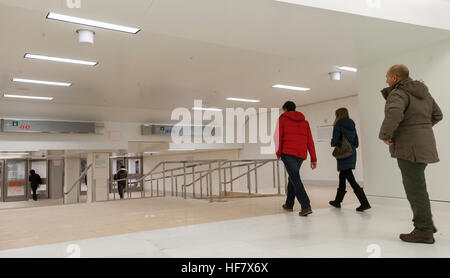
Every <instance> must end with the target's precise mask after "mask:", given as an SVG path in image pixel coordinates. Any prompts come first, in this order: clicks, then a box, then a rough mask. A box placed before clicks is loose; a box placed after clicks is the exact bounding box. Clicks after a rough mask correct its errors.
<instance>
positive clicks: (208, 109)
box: [192, 107, 222, 112]
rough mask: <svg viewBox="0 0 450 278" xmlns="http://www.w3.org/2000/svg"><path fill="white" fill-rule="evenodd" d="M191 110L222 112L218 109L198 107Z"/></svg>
mask: <svg viewBox="0 0 450 278" xmlns="http://www.w3.org/2000/svg"><path fill="white" fill-rule="evenodd" d="M192 109H193V110H203V111H219V112H220V111H222V109H219V108H200V107H194V108H192Z"/></svg>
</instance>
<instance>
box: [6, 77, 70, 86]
mask: <svg viewBox="0 0 450 278" xmlns="http://www.w3.org/2000/svg"><path fill="white" fill-rule="evenodd" d="M13 81H14V82H22V83H33V84H40V85H51V86H63V87H70V86H72V83H65V82H53V81H42V80H31V79H22V78H13Z"/></svg>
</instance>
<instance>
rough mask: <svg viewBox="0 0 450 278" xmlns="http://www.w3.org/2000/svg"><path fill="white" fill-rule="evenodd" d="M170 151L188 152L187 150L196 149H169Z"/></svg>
mask: <svg viewBox="0 0 450 278" xmlns="http://www.w3.org/2000/svg"><path fill="white" fill-rule="evenodd" d="M169 151H170V152H181V151H183V152H189V151H196V149H169Z"/></svg>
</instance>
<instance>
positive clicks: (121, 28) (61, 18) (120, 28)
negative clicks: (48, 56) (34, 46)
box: [46, 12, 141, 34]
mask: <svg viewBox="0 0 450 278" xmlns="http://www.w3.org/2000/svg"><path fill="white" fill-rule="evenodd" d="M46 18H47V19H52V20H58V21H63V22H69V23H74V24H80V25H85V26H92V27H97V28H102V29H108V30H113V31H118V32H125V33H130V34H137V33H138V32H139V31H141V29H140V28H133V27H126V26H122V25H116V24H111V23H106V22H101V21H96V20H91V19H85V18H80V17H74V16H68V15H62V14H57V13H52V12H50V13H48V14H47V17H46Z"/></svg>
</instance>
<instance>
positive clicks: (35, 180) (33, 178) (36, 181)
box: [28, 174, 42, 188]
mask: <svg viewBox="0 0 450 278" xmlns="http://www.w3.org/2000/svg"><path fill="white" fill-rule="evenodd" d="M28 181H30V183H31V188H38V187H39V185H40V184H41V183H42V180H41V177H40V176H39V175H38V174H34V175H32V174H30V177H29V178H28Z"/></svg>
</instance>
